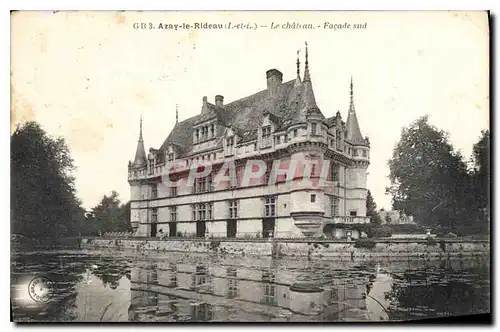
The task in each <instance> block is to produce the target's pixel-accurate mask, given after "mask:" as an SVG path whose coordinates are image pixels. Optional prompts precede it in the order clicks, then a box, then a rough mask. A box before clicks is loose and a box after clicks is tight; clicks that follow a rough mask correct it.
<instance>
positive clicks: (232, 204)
mask: <svg viewBox="0 0 500 332" xmlns="http://www.w3.org/2000/svg"><path fill="white" fill-rule="evenodd" d="M236 218H238V201H237V200H234V201H229V219H236Z"/></svg>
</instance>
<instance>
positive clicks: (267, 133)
mask: <svg viewBox="0 0 500 332" xmlns="http://www.w3.org/2000/svg"><path fill="white" fill-rule="evenodd" d="M214 130H215V129H214V124H211V125H210V126H208V125H207V126H204V127H201V128H199V129H196V130H195V143H199V142H202V141H204V140H208V139H211V138H213V137H214V136H213V135H214ZM311 135H314V136H318V135H321V132H320V131H318V126H317V124H316V123H311ZM346 135H347V132H345V133H344V136H346ZM297 136H298V128H296V129H294V130H293V137H297ZM270 137H271V126H265V127H263V128H262V144H261V146H262V147H269V146H270V143H271V141H270ZM282 137H283V143H287V142H288V134H285V135H277V136H275V144H276V145H278V144H281V143H282ZM341 143H342V138H341V131H340V130H337V131H336V135H335V139H330V141H329V145H330V147H331V148H333V147H334V146H335V145H336V147H337V150H339V151H342V147H341ZM234 145H235V142H234V137H228V138H226V152H225V154H226V155H233V154H234ZM253 146H254V151H255V150H257V143H254V144H253ZM247 152H248V151H247ZM344 152H346V153H348V154H349V155H350V154H351V148H346V147H344ZM353 155H354V156H361V155H362V156H363V157H365V158H366V157H367V152H366V150H364V149H353ZM215 159H216V154H215V153H210V154H205V155H201V156H197V157H195V158H191V159H188V160H186V166H187V165H189V162H191V163H193V162H194V161H199V160H203V161H205V160H206V161H210V160H215ZM167 160H168V162H172V161H174V160H175V154H174V153H168V154H167ZM154 166H155V160H154V159H150V160H149V168H150V170H152V169H153V168H154ZM136 176H137V174H136Z"/></svg>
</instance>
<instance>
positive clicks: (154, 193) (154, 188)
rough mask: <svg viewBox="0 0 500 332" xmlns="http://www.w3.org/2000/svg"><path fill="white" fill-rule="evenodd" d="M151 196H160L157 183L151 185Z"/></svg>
mask: <svg viewBox="0 0 500 332" xmlns="http://www.w3.org/2000/svg"><path fill="white" fill-rule="evenodd" d="M151 198H152V199H154V198H158V185H157V184H152V185H151Z"/></svg>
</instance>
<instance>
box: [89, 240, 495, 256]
mask: <svg viewBox="0 0 500 332" xmlns="http://www.w3.org/2000/svg"><path fill="white" fill-rule="evenodd" d="M375 242H376V243H375V246H374V247H373V248H370V249H368V248H356V245H355V244H356V242H355V241H347V240H333V239H261V240H258V239H252V240H248V239H165V240H159V239H131V238H128V239H127V238H121V239H118V238H117V239H111V238H108V239H106V238H88V239H82V241H81V248H82V249H99V248H110V249H115V250H125V249H127V250H128V249H134V250H138V251H144V250H153V251H162V252H190V253H208V254H219V255H224V254H230V255H241V256H246V255H249V256H276V257H334V258H347V257H350V258H376V257H396V256H397V257H401V256H404V257H433V258H445V257H470V256H484V255H489V254H490V243H489V241H488V240H465V239H436V240H435V241H427V240H420V239H378V240H376V241H375Z"/></svg>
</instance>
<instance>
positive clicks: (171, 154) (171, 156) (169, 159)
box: [168, 153, 175, 162]
mask: <svg viewBox="0 0 500 332" xmlns="http://www.w3.org/2000/svg"><path fill="white" fill-rule="evenodd" d="M174 157H175V155H174V153H169V154H168V161H169V162H170V161H174V159H175V158H174Z"/></svg>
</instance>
